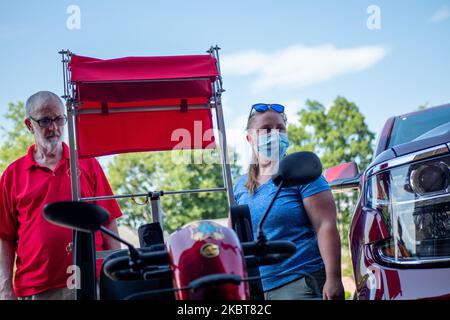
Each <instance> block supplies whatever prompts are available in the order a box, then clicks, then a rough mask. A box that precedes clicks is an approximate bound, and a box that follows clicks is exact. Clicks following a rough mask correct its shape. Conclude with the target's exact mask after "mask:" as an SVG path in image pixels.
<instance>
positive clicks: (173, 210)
mask: <svg viewBox="0 0 450 320" xmlns="http://www.w3.org/2000/svg"><path fill="white" fill-rule="evenodd" d="M207 153H208V151H204V152H201V151H195V152H190V151H183V152H181V153H179V154H178V156H181V157H183V158H184V159H186V157H187V159H189V158H190V159H191V160H192V161H189V162H192V163H190V164H177V163H176V162H177V161H175V162H174V159H172V157H173V156H174V153H171V152H156V153H155V152H153V153H134V154H122V155H118V156H116V157H115V158H114V160H113V161H112V162H111V163H110V164H109V166H108V173H109V174H108V177H109V182H110V184H111V187H112V188H113V190H114V192H115V193H116V194H133V193H134V194H136V193H146V192H148V191H157V190H164V191H173V190H188V189H200V188H202V189H203V188H213V187H222V186H223V177H222V167H221V166H220V165H218V164H208V163H202V164H198V163H195V162H196V161H195V159H199V158H198V156H200V157H201V156H202V154H207ZM217 156H218V155H217V154H216V153H214V152H213V153H212V158H211V161H212V160H213V158H214V159H215V160H214V162H215V163H218V162H217ZM205 159H208V158H205ZM209 163H211V162H209ZM238 171H239V168H238V167H237V166H234V165H232V173H233V175H234V176H236V175H237V174H238V173H239V172H238ZM143 202H144V200H143V199H142V198H136V199H135V200H134V201H133V200H132V199H119V204H120V207H121V208H122V210H123V213H124V218H123V219H122V223H124V224H125V225H128V226H130V227H132V228H134V229H136V228H137V227H138V226H139V225H141V224H143V223H148V222H151V214H150V207H151V206H150V203H148V204H145V205H142V203H143ZM138 203H140V204H138ZM161 208H162V211H163V213H164V222H165V229H166V230H167V231H169V232H172V231H174V230H176V229H177V228H179V227H181V226H183V225H184V224H186V223H188V222H191V221H193V220H198V219H216V218H224V217H226V216H227V214H228V203H227V198H226V193H225V192H211V193H196V194H182V195H164V196H162V197H161Z"/></svg>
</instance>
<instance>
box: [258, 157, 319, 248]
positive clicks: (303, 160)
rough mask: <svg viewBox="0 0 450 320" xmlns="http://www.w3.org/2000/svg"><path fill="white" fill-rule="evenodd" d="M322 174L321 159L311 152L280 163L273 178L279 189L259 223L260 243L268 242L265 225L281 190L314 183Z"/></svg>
mask: <svg viewBox="0 0 450 320" xmlns="http://www.w3.org/2000/svg"><path fill="white" fill-rule="evenodd" d="M321 174H322V163H321V162H320V159H319V157H318V156H317V155H316V154H315V153H313V152H310V151H301V152H296V153H292V154H290V155H288V156H286V157H284V158H283V160H281V161H280V163H279V166H278V172H277V173H276V174H274V175H273V176H272V181H273V183H274V184H275V185H276V186H278V188H277V191H276V192H275V194H274V196H273V197H272V200H271V201H270V203H269V206H268V207H267V209H266V211H265V212H264V214H263V215H262V217H261V220H260V221H259V224H258V242H260V243H264V242H265V241H267V239H266V236H265V234H264V231H263V224H264V221H265V220H266V218H267V214H268V213H269V211H270V209H271V208H272V206H273V204H274V202H275V199H276V198H277V197H278V195H279V193H280V191H281V189H282V188H288V187H293V186H298V185H301V184H306V183H310V182H313V181H314V180H316V179H318V178H319V177H320V175H321Z"/></svg>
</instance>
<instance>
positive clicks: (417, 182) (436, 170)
mask: <svg viewBox="0 0 450 320" xmlns="http://www.w3.org/2000/svg"><path fill="white" fill-rule="evenodd" d="M409 184H410V186H411V189H412V190H413V191H414V192H415V193H417V194H418V195H421V196H423V195H426V194H428V193H432V192H439V191H446V192H449V190H448V188H449V185H450V169H449V166H448V164H447V163H445V162H444V161H432V162H429V163H425V164H420V165H418V166H417V168H414V169H413V170H412V171H411V174H410V176H409Z"/></svg>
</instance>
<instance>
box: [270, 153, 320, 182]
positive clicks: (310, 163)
mask: <svg viewBox="0 0 450 320" xmlns="http://www.w3.org/2000/svg"><path fill="white" fill-rule="evenodd" d="M321 174H322V163H321V162H320V159H319V157H318V156H317V155H316V154H315V153H313V152H310V151H301V152H296V153H292V154H290V155H288V156H286V157H285V158H283V160H281V161H280V164H279V167H278V172H277V173H276V174H274V175H273V176H272V181H273V183H274V184H275V185H276V186H279V185H280V184H282V187H284V188H287V187H293V186H298V185H302V184H306V183H311V182H313V181H314V180H316V179H317V178H319V177H320V175H321Z"/></svg>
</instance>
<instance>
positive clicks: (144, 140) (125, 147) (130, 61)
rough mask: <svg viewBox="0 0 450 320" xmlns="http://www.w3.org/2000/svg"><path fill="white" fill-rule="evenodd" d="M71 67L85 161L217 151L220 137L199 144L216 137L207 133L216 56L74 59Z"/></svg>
mask: <svg viewBox="0 0 450 320" xmlns="http://www.w3.org/2000/svg"><path fill="white" fill-rule="evenodd" d="M69 68H70V71H71V77H70V81H71V82H72V83H73V84H74V85H75V89H76V100H77V101H78V102H79V103H80V107H79V109H80V113H79V114H78V116H77V121H76V126H77V145H78V155H79V157H80V158H86V157H93V156H101V155H107V154H116V153H123V152H137V151H160V150H172V149H173V148H174V147H181V146H182V147H183V148H184V149H189V148H190V149H198V148H209V147H214V144H211V142H212V141H214V137H213V138H212V139H211V138H208V139H201V138H200V141H197V140H198V139H199V137H204V136H208V137H210V135H208V134H207V135H205V133H206V131H207V130H210V129H212V116H211V110H210V109H209V101H210V98H211V96H212V95H213V91H212V82H214V81H215V80H216V77H217V76H218V75H219V73H218V71H217V67H216V60H215V59H214V58H213V57H211V56H210V55H193V56H173V57H128V58H120V59H111V60H100V59H94V58H89V57H82V56H77V55H72V58H71V62H70V64H69ZM168 107H171V108H169V109H168ZM155 110H157V111H155ZM189 136H190V142H189V141H186V140H187V139H188V137H189ZM194 137H196V138H195V139H194ZM194 140H195V141H194ZM203 140H207V141H203ZM180 142H181V145H180Z"/></svg>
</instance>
